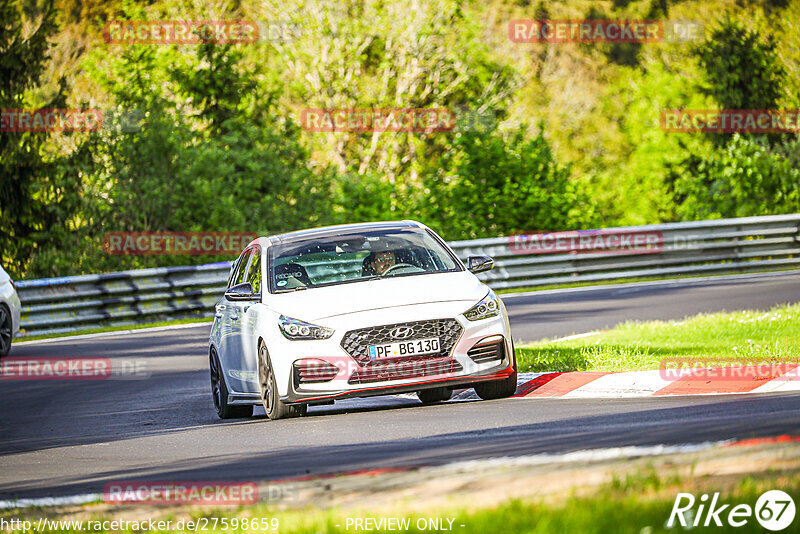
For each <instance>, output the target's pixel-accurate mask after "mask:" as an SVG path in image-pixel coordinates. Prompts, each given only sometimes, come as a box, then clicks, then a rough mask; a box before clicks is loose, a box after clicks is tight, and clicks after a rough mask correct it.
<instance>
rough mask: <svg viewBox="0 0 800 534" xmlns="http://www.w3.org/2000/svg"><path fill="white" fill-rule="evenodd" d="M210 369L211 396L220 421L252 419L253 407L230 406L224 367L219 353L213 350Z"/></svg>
mask: <svg viewBox="0 0 800 534" xmlns="http://www.w3.org/2000/svg"><path fill="white" fill-rule="evenodd" d="M209 367H210V368H211V395H212V397H213V399H214V409H215V410H216V411H217V415H218V416H219V418H220V419H241V418H243V417H251V416H252V415H253V406H252V405H233V406H231V405H229V404H228V388H227V386H225V380H224V378H223V377H222V366H221V365H220V364H219V358H218V357H217V351H215V350H214V349H211V357H210V358H209Z"/></svg>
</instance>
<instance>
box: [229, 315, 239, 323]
mask: <svg viewBox="0 0 800 534" xmlns="http://www.w3.org/2000/svg"><path fill="white" fill-rule="evenodd" d="M238 320H239V316H238V315H236V314H235V313H234V314H233V315H231V321H238Z"/></svg>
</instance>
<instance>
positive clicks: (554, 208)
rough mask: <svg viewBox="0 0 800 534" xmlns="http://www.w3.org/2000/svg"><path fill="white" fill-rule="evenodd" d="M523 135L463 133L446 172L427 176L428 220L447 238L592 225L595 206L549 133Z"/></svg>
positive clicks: (522, 129)
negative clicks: (557, 155) (572, 176)
mask: <svg viewBox="0 0 800 534" xmlns="http://www.w3.org/2000/svg"><path fill="white" fill-rule="evenodd" d="M525 131H526V127H525V125H522V126H521V127H519V128H517V129H515V130H512V131H509V132H505V133H503V132H500V131H497V130H491V131H483V132H466V133H463V134H460V135H459V136H458V138H457V139H456V141H455V145H456V150H455V151H454V153H453V155H452V157H450V158H448V160H447V161H446V162H445V163H444V165H443V169H442V171H441V173H440V174H438V175H432V176H429V177H428V179H427V181H426V185H427V186H428V189H427V191H426V193H427V198H428V201H427V209H426V211H427V215H428V218H429V220H431V221H435V223H434V222H431V224H432V225H434V226H436V227H437V229H438V230H441V231H442V233H443V234H444V235H446V236H447V238H448V239H474V238H480V237H494V236H499V235H511V234H515V233H524V232H532V231H545V230H549V231H553V230H571V229H581V228H587V227H591V225H592V224H593V222H594V216H595V214H594V211H593V208H592V206H591V203H590V201H589V198H588V197H587V195H586V194H585V193H584V192H583V190H582V189H581V187H580V186H579V185H578V184H575V183H573V182H571V181H570V178H569V174H570V170H569V168H568V167H564V166H561V165H559V164H558V163H557V162H556V160H555V157H554V156H553V152H552V150H551V148H550V146H549V145H548V143H547V140H546V139H545V138H544V134H543V132H541V131H540V133H539V135H538V136H537V137H535V138H533V139H526V137H525Z"/></svg>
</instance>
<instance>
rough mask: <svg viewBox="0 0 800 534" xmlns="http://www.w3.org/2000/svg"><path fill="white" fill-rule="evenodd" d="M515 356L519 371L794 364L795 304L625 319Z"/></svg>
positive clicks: (798, 311) (799, 345)
mask: <svg viewBox="0 0 800 534" xmlns="http://www.w3.org/2000/svg"><path fill="white" fill-rule="evenodd" d="M516 354H517V364H518V368H519V370H520V371H522V372H525V371H633V370H644V369H658V368H659V366H660V365H661V364H662V362H663V361H667V362H676V361H686V360H690V359H694V360H695V361H696V362H698V364H703V363H709V364H711V365H709V366H713V367H725V366H727V365H743V364H756V363H790V362H798V361H800V304H792V305H782V306H777V307H775V308H772V309H771V310H769V311H767V312H763V311H741V312H732V313H713V314H701V315H697V316H694V317H690V318H686V319H684V320H681V321H648V322H627V323H624V324H621V325H619V326H617V327H615V328H613V329H612V330H609V331H606V332H602V333H598V334H596V335H592V336H589V337H584V338H579V339H574V340H569V341H559V342H553V341H547V340H545V341H542V342H540V343H535V344H532V345H524V346H518V347H517V350H516ZM675 366H676V365H672V366H671V367H675ZM702 366H704V365H697V367H702Z"/></svg>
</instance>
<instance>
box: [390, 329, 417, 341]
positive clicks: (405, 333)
mask: <svg viewBox="0 0 800 534" xmlns="http://www.w3.org/2000/svg"><path fill="white" fill-rule="evenodd" d="M413 333H414V329H413V328H411V327H410V326H398V327H397V328H392V330H391V332H389V335H390V336H392V337H393V338H394V339H406V338H407V337H411V335H412V334H413Z"/></svg>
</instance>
